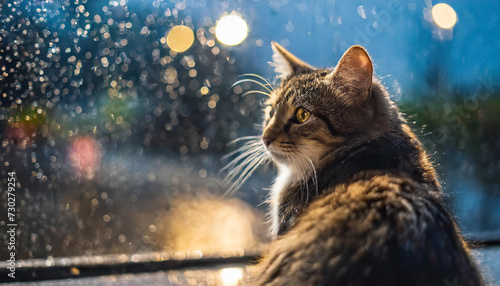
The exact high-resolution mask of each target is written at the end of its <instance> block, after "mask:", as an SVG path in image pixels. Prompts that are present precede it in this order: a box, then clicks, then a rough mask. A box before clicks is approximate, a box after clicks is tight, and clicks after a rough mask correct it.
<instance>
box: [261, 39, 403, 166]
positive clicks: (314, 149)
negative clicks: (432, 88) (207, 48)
mask: <svg viewBox="0 0 500 286" xmlns="http://www.w3.org/2000/svg"><path fill="white" fill-rule="evenodd" d="M273 50H274V55H273V59H274V65H275V69H276V71H277V72H278V73H279V75H280V77H281V79H282V82H281V85H280V87H279V88H277V89H276V90H275V92H273V93H272V95H271V97H270V98H269V99H268V101H267V107H266V108H265V110H264V113H265V115H264V124H263V126H264V132H263V135H262V140H263V141H264V144H265V145H266V148H267V151H268V152H269V154H270V155H271V157H272V158H273V161H274V162H275V163H277V164H278V165H279V166H280V165H284V166H288V167H291V169H292V170H294V171H295V172H297V173H303V172H304V171H305V170H308V169H310V166H314V168H316V169H317V168H318V167H321V166H320V165H321V164H322V162H324V161H325V160H327V159H333V157H334V156H335V154H336V152H337V151H338V150H341V149H345V148H348V147H349V146H352V145H356V144H360V143H362V142H363V141H367V140H373V139H375V138H376V137H377V136H380V134H382V133H383V132H385V131H387V130H388V129H389V128H390V125H391V123H390V122H391V118H392V117H394V116H395V113H394V112H393V108H392V103H391V101H390V99H389V97H388V95H387V92H385V90H384V88H383V87H382V86H381V85H380V84H379V83H378V82H377V81H376V80H374V77H373V65H372V61H371V59H370V57H369V55H368V53H367V52H366V51H365V49H364V48H362V47H360V46H353V47H351V48H350V49H349V50H347V51H346V52H345V54H344V55H343V56H342V58H341V59H340V61H339V63H338V64H337V66H336V67H335V68H331V69H317V68H313V67H312V66H310V65H309V64H307V63H305V62H303V61H301V60H300V59H298V58H297V57H296V56H294V55H293V54H291V53H290V52H288V51H287V50H285V49H284V48H283V47H282V46H280V45H278V44H277V43H273Z"/></svg>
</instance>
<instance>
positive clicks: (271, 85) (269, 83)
mask: <svg viewBox="0 0 500 286" xmlns="http://www.w3.org/2000/svg"><path fill="white" fill-rule="evenodd" d="M241 76H253V77H256V78H258V79H260V80H263V81H264V82H265V83H266V86H269V87H270V88H271V89H272V90H273V91H276V89H275V88H274V85H273V84H271V82H269V81H268V80H267V79H265V78H264V77H262V76H260V75H258V74H254V73H246V74H242V75H241Z"/></svg>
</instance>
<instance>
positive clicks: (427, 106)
mask: <svg viewBox="0 0 500 286" xmlns="http://www.w3.org/2000/svg"><path fill="white" fill-rule="evenodd" d="M499 10H500V3H498V2H488V3H486V2H484V3H481V5H478V4H477V3H475V2H467V1H461V2H456V1H455V2H451V1H450V2H449V3H448V4H446V3H442V4H438V3H434V2H432V1H425V2H406V1H397V0H395V1H388V2H387V1H375V2H369V3H367V2H361V1H349V2H348V1H328V2H323V1H286V0H272V1H205V0H202V1H166V0H165V1H160V0H141V1H132V0H110V1H107V0H98V1H90V0H54V1H49V0H37V1H21V0H15V1H6V2H4V3H1V4H0V21H1V26H0V27H1V29H0V69H1V70H0V98H1V105H0V138H1V151H0V182H1V185H0V191H1V192H0V200H1V201H0V206H1V208H0V209H1V213H0V229H2V231H1V233H0V238H1V239H0V241H1V244H0V248H1V249H0V254H1V257H0V258H1V260H2V261H4V263H5V261H7V260H8V259H9V258H10V250H9V241H11V239H12V236H14V240H15V246H16V247H15V258H16V260H17V261H18V262H19V261H29V260H33V259H43V260H44V261H53V260H57V259H58V258H62V257H90V256H91V257H95V256H98V257H105V255H112V254H116V255H124V258H123V259H124V260H127V261H128V260H131V259H132V257H133V255H134V254H136V255H141V254H144V253H156V254H157V255H158V257H159V258H158V259H179V260H182V259H187V258H196V259H204V258H211V257H242V256H245V255H253V254H258V253H260V251H261V249H262V247H263V246H264V245H265V244H266V243H267V242H268V241H269V236H268V234H267V233H268V224H267V219H266V211H267V205H266V204H265V201H266V199H267V198H268V191H269V187H270V186H271V184H272V180H273V178H274V176H275V175H276V170H275V168H274V167H273V166H272V165H271V164H269V162H264V160H260V161H258V162H255V164H253V165H245V167H243V168H240V169H237V166H238V164H239V163H243V162H245V160H250V159H252V158H248V157H245V156H241V154H242V151H244V150H245V148H247V147H249V145H244V144H245V142H246V141H245V140H246V139H252V137H248V136H258V135H260V134H261V132H262V118H263V112H262V108H263V106H264V105H263V103H264V101H265V99H266V97H267V96H268V95H266V93H268V92H269V91H270V90H272V88H273V85H276V84H278V83H279V79H278V78H277V76H276V74H275V72H274V68H273V67H271V66H270V65H269V64H268V62H270V61H272V49H271V41H276V42H277V43H279V44H281V45H282V46H283V47H285V48H287V49H288V50H290V51H292V52H293V53H294V54H296V55H297V56H299V57H300V58H301V59H304V60H305V61H307V62H308V63H310V64H311V65H313V66H316V67H333V66H335V65H336V63H337V61H338V60H339V59H340V57H341V56H342V54H343V52H345V50H346V49H347V48H348V47H350V46H351V45H354V44H358V45H362V46H363V47H365V48H366V49H367V50H368V52H369V53H370V55H371V57H372V60H373V62H374V64H375V72H376V74H377V76H378V78H379V79H380V80H381V82H382V83H383V84H384V85H385V86H386V87H387V88H388V90H389V92H390V93H391V96H392V99H393V100H394V101H396V103H397V104H398V106H400V108H401V110H402V111H403V112H404V113H405V114H406V116H407V118H408V121H409V122H410V125H411V126H412V128H413V129H414V130H415V132H416V133H417V135H418V137H419V138H420V139H421V141H422V143H423V144H424V147H425V148H426V150H427V151H428V152H429V154H431V158H432V160H433V162H435V164H436V166H437V171H438V174H439V177H440V179H441V181H442V182H443V186H444V190H445V197H446V200H447V203H448V205H449V207H450V209H451V210H452V211H453V212H454V213H455V214H456V220H457V222H458V224H459V226H460V228H461V230H462V231H463V233H464V234H465V235H466V237H467V238H470V239H471V240H480V241H482V240H485V241H490V240H498V239H500V207H499V206H500V175H499V174H500V128H499V122H500V118H499V114H500V113H499V111H500V66H499V60H498V49H499V48H500V38H499V37H498V34H499V32H500V18H499V17H498V15H497V12H496V11H499ZM238 138H243V139H241V140H238ZM245 146H246V147H245ZM250 147H252V146H251V145H250ZM253 147H255V146H253ZM233 159H236V161H233V164H232V165H231V164H230V165H228V166H229V167H228V168H225V169H224V166H226V165H227V164H229V163H230V162H231V161H232V160H233ZM248 162H249V161H248ZM235 169H237V171H238V174H237V173H236V172H232V171H234V170H235ZM252 172H253V174H252V175H251V176H249V177H248V178H246V177H245V178H242V177H240V176H239V175H240V173H243V174H245V173H248V174H250V173H252ZM245 179H247V180H245ZM9 183H12V184H9ZM14 195H15V196H14ZM9 198H11V199H9ZM12 198H15V199H12ZM11 227H14V228H15V232H14V233H15V235H12V234H11V233H9V232H8V230H9V229H10V228H11ZM488 255H489V254H488V253H485V254H483V259H484V261H485V263H486V264H488V263H490V264H491V265H493V264H494V265H496V269H495V267H490V268H491V271H492V272H493V276H495V275H496V276H495V277H496V279H498V280H499V281H500V274H498V273H499V272H500V270H499V267H498V263H499V262H498V261H495V259H494V258H493V257H490V256H488ZM44 263H45V262H44ZM49 264H50V262H49ZM488 265H489V264H488ZM495 271H496V272H495ZM495 273H496V274H495Z"/></svg>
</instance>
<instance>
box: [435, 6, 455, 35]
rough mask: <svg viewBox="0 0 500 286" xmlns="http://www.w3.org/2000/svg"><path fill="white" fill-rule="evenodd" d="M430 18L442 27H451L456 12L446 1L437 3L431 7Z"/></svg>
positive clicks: (453, 24)
mask: <svg viewBox="0 0 500 286" xmlns="http://www.w3.org/2000/svg"><path fill="white" fill-rule="evenodd" d="M431 13H432V19H434V22H435V23H436V25H438V26H439V27H440V28H443V29H451V28H453V26H455V24H456V23H457V13H456V12H455V10H454V9H453V8H452V7H451V6H450V5H448V4H446V3H439V4H436V5H434V6H433V7H432V10H431Z"/></svg>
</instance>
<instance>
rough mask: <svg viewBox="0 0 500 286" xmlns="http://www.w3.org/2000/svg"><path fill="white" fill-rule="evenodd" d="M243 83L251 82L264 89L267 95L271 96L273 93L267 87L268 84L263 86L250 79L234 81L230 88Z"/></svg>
mask: <svg viewBox="0 0 500 286" xmlns="http://www.w3.org/2000/svg"><path fill="white" fill-rule="evenodd" d="M244 82H251V83H255V84H258V85H260V86H261V87H263V88H265V89H266V90H267V92H268V93H269V94H271V93H272V92H273V90H272V88H269V87H268V84H263V83H262V82H260V81H257V80H254V79H251V78H244V79H240V80H238V81H236V82H235V83H233V85H231V88H233V87H235V86H237V85H238V84H241V83H244Z"/></svg>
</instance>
